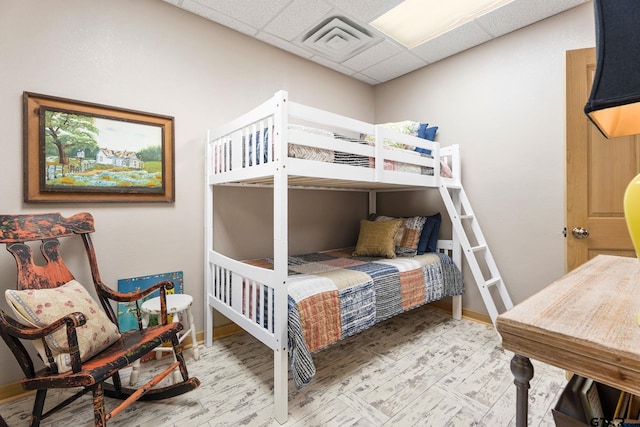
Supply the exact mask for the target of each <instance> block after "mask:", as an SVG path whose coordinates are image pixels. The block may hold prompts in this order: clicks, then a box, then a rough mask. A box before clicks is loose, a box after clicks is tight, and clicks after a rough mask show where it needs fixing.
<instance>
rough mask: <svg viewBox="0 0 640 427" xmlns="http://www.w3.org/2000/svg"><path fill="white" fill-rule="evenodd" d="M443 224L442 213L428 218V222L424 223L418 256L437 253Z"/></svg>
mask: <svg viewBox="0 0 640 427" xmlns="http://www.w3.org/2000/svg"><path fill="white" fill-rule="evenodd" d="M441 222H442V215H441V214H440V212H438V213H437V214H434V215H431V216H428V217H427V222H425V223H424V227H422V232H421V233H420V240H418V255H422V254H424V253H426V252H435V251H436V245H437V244H438V238H439V237H440V223H441Z"/></svg>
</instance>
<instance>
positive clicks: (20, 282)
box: [0, 213, 200, 426]
mask: <svg viewBox="0 0 640 427" xmlns="http://www.w3.org/2000/svg"><path fill="white" fill-rule="evenodd" d="M94 231H95V230H94V226H93V217H92V216H91V215H90V214H88V213H79V214H77V215H74V216H72V217H70V218H64V217H62V216H61V215H60V214H59V213H47V214H38V215H0V243H5V244H6V247H7V250H8V251H9V252H11V253H12V254H13V256H14V258H15V260H16V262H17V265H18V270H17V271H18V279H17V289H16V290H15V291H14V290H7V291H6V297H7V302H8V303H9V305H10V307H11V308H12V309H13V311H14V316H13V317H10V316H8V315H7V314H6V313H5V312H4V311H2V310H0V335H2V338H3V339H4V341H5V342H6V343H7V345H8V346H9V348H10V349H11V351H12V352H13V354H14V356H15V357H16V359H17V361H18V363H19V364H20V367H21V368H22V370H23V372H24V375H25V378H24V379H23V380H22V381H21V384H22V387H23V388H24V389H25V390H37V392H36V396H35V402H34V405H33V412H32V414H31V423H30V425H32V426H38V425H39V423H40V421H41V420H42V419H45V418H46V417H47V416H49V415H51V414H52V413H54V412H56V411H57V410H59V409H61V408H63V407H65V406H67V405H68V404H70V403H72V402H73V401H75V400H76V399H77V398H79V397H81V396H82V395H83V394H85V393H87V392H89V391H91V392H92V393H93V408H94V419H95V425H96V426H103V425H105V424H106V422H107V420H109V419H110V418H112V417H113V416H115V415H116V414H118V413H119V412H121V411H122V410H123V409H125V408H126V407H127V406H129V405H130V404H132V403H133V402H135V401H137V400H158V399H165V398H169V397H173V396H177V395H179V394H182V393H185V392H187V391H190V390H193V389H195V388H197V387H198V386H199V385H200V381H199V380H198V379H197V378H195V377H193V378H189V375H188V373H187V367H186V365H185V361H184V357H183V356H182V350H181V347H180V345H179V341H178V336H177V333H178V331H180V330H181V329H182V325H181V324H180V323H167V313H166V300H165V291H166V290H167V289H171V286H172V283H171V282H170V281H163V282H160V283H157V284H155V285H153V286H151V287H149V288H148V289H145V290H142V291H140V292H136V293H126V294H125V293H121V292H117V291H115V290H113V289H111V288H109V287H107V286H106V285H104V284H103V283H102V280H101V279H100V273H99V272H98V264H97V260H96V254H95V251H94V248H93V244H92V242H91V237H90V234H91V233H92V232H94ZM76 235H79V236H80V237H81V238H82V241H83V243H84V247H85V249H86V253H87V256H88V258H89V266H90V267H91V274H92V276H93V282H94V285H95V291H96V294H97V296H98V300H99V301H100V304H101V306H102V308H100V307H99V306H98V304H97V303H96V301H95V300H94V299H93V298H92V297H91V296H90V295H89V294H88V292H87V291H86V289H84V287H82V285H80V284H79V283H78V282H77V281H76V280H75V278H74V276H73V275H72V274H71V272H70V271H69V269H68V268H67V266H66V265H65V263H64V262H63V260H62V256H61V253H60V246H61V245H60V241H59V239H61V238H68V237H73V236H76ZM76 238H77V237H76ZM31 241H40V242H41V243H40V251H41V252H42V256H43V258H44V262H45V265H41V264H43V262H42V261H40V260H38V262H39V264H40V265H39V264H37V263H36V262H35V261H34V258H33V253H32V250H31V246H30V245H29V244H28V242H31ZM156 290H159V292H160V296H161V311H162V313H161V320H162V322H161V323H162V324H161V325H158V326H153V327H149V328H146V329H143V327H142V321H141V315H140V310H139V305H138V302H137V301H138V300H139V299H140V298H142V297H144V296H146V295H149V294H150V293H152V292H154V291H156ZM109 301H116V302H133V301H135V302H136V309H137V310H136V312H137V313H136V314H137V316H138V329H135V330H133V331H128V332H123V333H120V332H119V331H118V327H117V325H118V317H117V315H116V313H115V312H114V310H113V308H112V306H111V303H110V302H109ZM16 319H18V320H16ZM22 340H30V341H31V342H32V343H33V344H34V346H35V347H36V349H37V350H38V353H39V355H40V358H41V359H42V361H43V362H44V363H45V365H46V366H45V368H44V369H40V370H38V371H36V367H35V364H34V361H33V360H32V358H31V356H30V353H29V352H28V351H27V350H26V348H25V347H24V345H23V343H22ZM163 342H171V343H172V344H173V348H174V351H175V356H176V359H175V360H176V361H175V363H173V364H171V366H169V367H167V368H166V369H165V370H164V371H163V372H161V373H159V374H158V375H156V376H155V377H154V378H153V379H151V381H149V382H148V383H147V384H145V385H143V386H142V387H140V388H138V389H131V388H125V387H123V386H122V381H121V379H120V370H121V369H122V368H124V367H127V366H129V365H130V364H132V363H133V362H134V361H136V360H138V359H140V358H141V357H142V356H144V355H145V354H147V353H150V352H152V351H153V350H154V349H155V348H156V347H157V346H158V345H160V344H161V343H163ZM176 367H178V368H179V370H180V373H181V375H182V381H180V382H177V383H173V384H171V385H168V386H165V387H157V388H154V386H155V385H157V384H158V383H159V382H160V381H161V380H162V379H163V378H164V377H165V376H167V375H168V374H169V373H171V372H172V371H173V370H174V369H175V368H176ZM108 379H111V381H109V382H107V381H106V380H108ZM54 388H76V389H78V392H77V393H76V394H74V395H73V396H71V397H70V398H68V399H66V400H65V401H64V402H62V403H60V404H59V405H57V406H55V407H54V408H52V409H50V410H49V411H47V412H46V413H44V414H43V409H44V402H45V397H46V395H47V390H48V389H54ZM104 396H107V397H113V398H117V399H122V400H123V402H121V403H120V404H119V405H118V406H117V407H115V408H114V409H113V410H112V411H111V412H109V413H107V412H106V411H105V404H104ZM0 421H2V420H1V419H0ZM0 425H1V424H0Z"/></svg>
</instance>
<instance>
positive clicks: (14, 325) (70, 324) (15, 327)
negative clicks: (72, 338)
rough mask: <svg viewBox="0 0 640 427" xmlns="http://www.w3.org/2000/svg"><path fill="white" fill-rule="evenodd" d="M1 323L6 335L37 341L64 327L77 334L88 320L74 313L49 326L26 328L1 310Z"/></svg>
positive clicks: (82, 315)
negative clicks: (76, 330) (78, 329)
mask: <svg viewBox="0 0 640 427" xmlns="http://www.w3.org/2000/svg"><path fill="white" fill-rule="evenodd" d="M0 323H2V328H3V329H4V330H5V331H6V333H7V334H9V335H11V336H13V337H16V338H20V339H24V340H37V339H40V338H44V337H46V336H47V335H49V334H52V333H53V332H55V331H56V330H58V329H60V328H61V327H63V326H64V325H67V330H69V329H71V330H73V333H74V334H75V329H76V328H78V327H80V326H82V325H84V324H85V323H87V318H86V317H85V316H84V314H82V313H80V312H73V313H69V314H67V315H66V316H64V317H61V318H59V319H58V320H56V321H55V322H53V323H51V324H49V325H47V326H43V327H37V326H26V325H23V324H22V323H20V322H18V321H16V320H15V319H13V318H12V317H11V316H8V315H7V314H6V313H5V312H4V311H1V310H0Z"/></svg>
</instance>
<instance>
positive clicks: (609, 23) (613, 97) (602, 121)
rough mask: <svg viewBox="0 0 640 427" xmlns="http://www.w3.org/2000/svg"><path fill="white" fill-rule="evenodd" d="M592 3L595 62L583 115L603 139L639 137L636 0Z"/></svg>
mask: <svg viewBox="0 0 640 427" xmlns="http://www.w3.org/2000/svg"><path fill="white" fill-rule="evenodd" d="M593 4H594V10H595V21H596V57H597V58H596V59H597V62H596V73H595V77H594V81H593V86H592V89H591V95H590V96H589V100H588V101H587V104H586V105H585V107H584V112H585V113H586V114H587V116H588V117H589V119H590V120H591V121H592V122H593V123H594V124H595V125H596V126H597V127H598V129H599V130H600V132H602V134H603V135H604V136H605V137H607V138H616V137H620V136H628V135H636V134H640V1H639V0H594V2H593Z"/></svg>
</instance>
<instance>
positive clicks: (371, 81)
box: [351, 73, 382, 86]
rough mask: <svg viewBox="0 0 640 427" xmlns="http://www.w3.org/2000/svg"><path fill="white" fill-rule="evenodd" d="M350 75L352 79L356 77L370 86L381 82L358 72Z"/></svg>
mask: <svg viewBox="0 0 640 427" xmlns="http://www.w3.org/2000/svg"><path fill="white" fill-rule="evenodd" d="M351 77H353V78H354V79H358V80H360V81H361V82H365V83H366V84H368V85H371V86H375V85H377V84H379V83H382V82H380V81H378V80H375V79H372V78H371V77H369V76H365V75H364V74H360V73H356V74H354V75H352V76H351Z"/></svg>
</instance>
